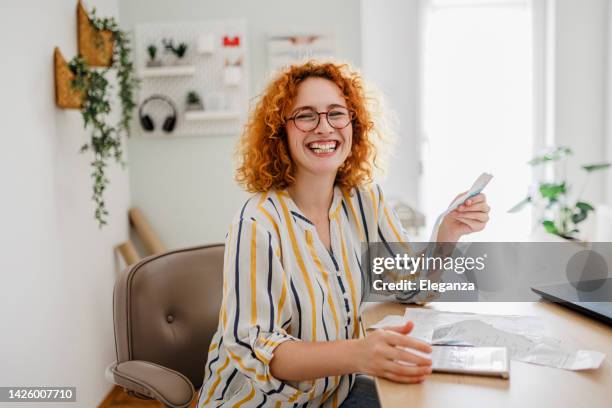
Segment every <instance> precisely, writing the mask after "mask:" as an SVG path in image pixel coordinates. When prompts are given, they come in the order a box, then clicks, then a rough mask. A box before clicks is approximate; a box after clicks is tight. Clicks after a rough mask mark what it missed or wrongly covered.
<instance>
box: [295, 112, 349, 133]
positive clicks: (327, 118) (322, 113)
mask: <svg viewBox="0 0 612 408" xmlns="http://www.w3.org/2000/svg"><path fill="white" fill-rule="evenodd" d="M338 108H341V109H346V111H347V112H348V114H349V120H348V122H347V123H346V125H344V126H342V127H336V126H334V125H332V123H331V122H330V121H329V112H331V111H333V110H334V109H338ZM304 111H312V112H314V113H316V114H317V123H316V125H315V126H314V127H313V128H312V129H310V130H303V129H300V127H299V126H298V125H297V124H296V123H295V118H296V117H297V115H299V114H300V113H302V112H304ZM321 115H325V120H326V121H327V124H328V125H329V126H331V127H332V128H333V129H336V130H341V129H344V128H346V127H347V126H348V125H350V124H351V123H352V122H353V119H355V111H354V110H352V109H349V108H346V107H344V106H334V107H333V108H331V109H330V110H328V111H325V112H318V111H316V110H315V109H312V108H303V109H300V110H298V111H297V112H296V113H295V114H293V116H291V117H289V118H285V121H286V122H289V121H290V120H292V121H293V124H294V125H295V127H296V128H298V130H301V131H302V132H312V131H313V130H315V129H316V128H318V127H319V124H320V123H321Z"/></svg>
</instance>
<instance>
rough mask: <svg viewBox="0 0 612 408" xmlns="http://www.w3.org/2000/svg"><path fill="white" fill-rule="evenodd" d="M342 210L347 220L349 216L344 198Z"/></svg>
mask: <svg viewBox="0 0 612 408" xmlns="http://www.w3.org/2000/svg"><path fill="white" fill-rule="evenodd" d="M342 209H343V210H344V214H345V215H346V218H347V219H348V217H349V215H348V210H347V209H346V203H345V202H344V198H343V199H342Z"/></svg>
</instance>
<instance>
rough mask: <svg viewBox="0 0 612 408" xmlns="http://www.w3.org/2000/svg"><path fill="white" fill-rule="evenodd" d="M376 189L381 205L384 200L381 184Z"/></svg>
mask: <svg viewBox="0 0 612 408" xmlns="http://www.w3.org/2000/svg"><path fill="white" fill-rule="evenodd" d="M376 190H378V205H379V206H380V203H382V202H383V194H382V191H381V190H380V185H379V184H377V185H376Z"/></svg>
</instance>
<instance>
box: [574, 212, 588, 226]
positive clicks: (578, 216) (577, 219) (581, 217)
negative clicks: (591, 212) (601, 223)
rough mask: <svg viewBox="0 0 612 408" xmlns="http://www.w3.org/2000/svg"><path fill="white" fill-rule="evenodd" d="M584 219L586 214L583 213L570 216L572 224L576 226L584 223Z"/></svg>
mask: <svg viewBox="0 0 612 408" xmlns="http://www.w3.org/2000/svg"><path fill="white" fill-rule="evenodd" d="M586 217H587V213H586V212H584V211H580V212H579V213H576V214H574V215H572V221H574V224H578V223H579V222H582V221H584V220H585V219H586Z"/></svg>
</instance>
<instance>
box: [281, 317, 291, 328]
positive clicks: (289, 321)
mask: <svg viewBox="0 0 612 408" xmlns="http://www.w3.org/2000/svg"><path fill="white" fill-rule="evenodd" d="M289 323H291V317H290V318H288V319H287V321H286V322H285V323H283V325H282V326H281V327H282V328H283V329H284V328H286V327H287V325H288V324H289Z"/></svg>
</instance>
